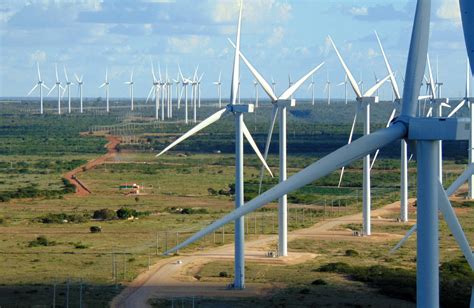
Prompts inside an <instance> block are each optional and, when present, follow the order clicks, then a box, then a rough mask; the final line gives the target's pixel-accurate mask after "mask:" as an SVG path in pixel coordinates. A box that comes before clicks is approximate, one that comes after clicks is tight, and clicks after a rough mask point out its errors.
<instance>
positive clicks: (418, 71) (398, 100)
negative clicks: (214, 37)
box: [157, 0, 474, 307]
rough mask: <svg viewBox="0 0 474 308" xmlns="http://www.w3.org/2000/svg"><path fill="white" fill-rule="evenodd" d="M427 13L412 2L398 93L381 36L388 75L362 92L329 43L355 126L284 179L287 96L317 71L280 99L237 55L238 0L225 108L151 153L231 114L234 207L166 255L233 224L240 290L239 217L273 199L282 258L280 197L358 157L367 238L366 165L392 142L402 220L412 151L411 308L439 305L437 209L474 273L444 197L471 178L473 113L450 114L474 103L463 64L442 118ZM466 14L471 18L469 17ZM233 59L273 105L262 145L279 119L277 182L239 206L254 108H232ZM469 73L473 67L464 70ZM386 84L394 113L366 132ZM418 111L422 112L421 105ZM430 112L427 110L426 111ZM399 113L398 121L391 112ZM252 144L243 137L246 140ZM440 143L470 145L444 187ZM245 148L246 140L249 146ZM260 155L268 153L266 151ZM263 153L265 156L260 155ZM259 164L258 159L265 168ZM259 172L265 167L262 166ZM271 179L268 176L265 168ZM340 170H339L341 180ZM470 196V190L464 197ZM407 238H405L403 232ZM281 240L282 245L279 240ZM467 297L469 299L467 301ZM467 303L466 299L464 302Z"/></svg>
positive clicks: (427, 0) (473, 11) (426, 0)
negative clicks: (348, 92)
mask: <svg viewBox="0 0 474 308" xmlns="http://www.w3.org/2000/svg"><path fill="white" fill-rule="evenodd" d="M460 4H461V10H462V12H463V16H465V15H466V14H467V17H466V18H465V20H470V21H471V24H472V18H474V3H473V2H472V1H467V0H464V1H463V0H461V1H460ZM430 16H431V0H418V1H417V6H416V13H415V17H414V23H413V30H412V36H411V43H410V48H409V54H408V60H407V69H406V74H405V77H406V79H405V80H404V89H403V95H401V92H400V90H399V88H398V85H397V83H396V80H395V76H394V73H393V70H392V68H391V66H390V63H389V61H388V59H387V57H386V55H385V52H384V50H383V47H382V44H381V42H380V39H379V38H378V36H377V40H378V43H379V45H380V49H381V51H382V54H383V58H384V62H385V65H386V69H387V72H388V75H387V77H385V78H384V79H382V80H380V81H378V80H377V82H376V84H375V85H374V86H372V87H371V88H370V89H369V90H367V91H365V92H363V91H361V88H360V86H359V84H358V83H357V82H356V80H355V79H354V77H353V74H352V73H351V71H350V70H349V68H348V66H347V65H346V63H345V61H344V59H343V57H342V56H341V54H340V52H339V50H338V49H337V47H336V44H335V43H334V41H333V40H332V38H330V41H331V44H332V46H333V48H334V50H335V52H336V54H337V56H338V58H339V61H340V63H341V65H342V67H343V69H344V71H345V73H346V76H347V80H348V81H349V83H350V85H351V87H352V89H353V91H354V93H355V95H356V98H357V99H356V104H357V111H356V114H355V116H354V121H353V125H352V129H351V133H350V137H349V142H348V144H347V145H346V146H343V147H342V148H340V149H338V150H336V151H334V152H333V153H331V154H329V155H327V156H325V157H323V158H321V159H319V160H318V161H316V162H315V163H313V164H311V165H310V166H308V167H306V168H304V169H303V170H301V171H300V172H298V173H296V174H295V175H293V176H292V177H290V178H288V179H287V178H286V130H285V128H286V122H285V121H286V109H287V108H291V107H293V106H294V105H295V100H294V99H292V98H291V96H292V95H293V93H294V91H296V89H297V88H298V87H299V86H300V85H301V84H302V83H303V82H304V81H305V79H307V78H309V76H311V75H312V74H313V73H314V72H316V71H317V70H318V69H319V68H320V67H321V66H322V65H323V63H321V64H320V65H318V66H316V67H315V68H314V69H312V70H311V71H310V72H309V73H308V74H307V75H305V76H303V78H301V79H300V80H299V81H298V82H296V83H295V84H292V85H291V86H290V87H289V88H288V89H287V90H286V91H285V92H284V93H283V94H282V95H281V96H279V97H277V96H276V95H275V93H274V92H275V91H274V89H272V87H271V86H270V84H269V83H268V82H267V81H266V80H265V79H264V78H263V77H262V76H261V75H260V74H259V73H258V71H257V70H256V69H255V68H254V67H253V66H252V65H251V64H250V62H249V61H248V60H247V59H246V57H245V56H244V55H243V53H242V51H241V50H240V31H241V19H242V2H241V6H240V13H239V20H238V27H237V39H236V44H235V45H234V48H235V55H234V61H233V73H232V85H231V93H230V101H229V104H228V105H227V106H226V107H225V108H223V109H221V110H219V111H218V112H216V113H215V114H213V115H211V116H210V117H209V118H207V119H206V120H204V121H202V122H201V123H200V124H198V125H197V126H195V127H194V128H192V129H191V130H190V131H188V132H187V133H185V134H184V135H183V136H181V137H180V138H178V139H177V140H176V141H174V142H173V143H171V145H169V146H168V147H166V148H165V149H164V150H163V151H162V152H160V153H159V154H158V155H157V156H160V155H163V154H164V153H165V152H166V151H168V150H170V149H171V148H173V147H174V146H176V145H177V144H179V143H180V142H182V141H184V140H185V139H187V138H189V137H190V136H192V135H193V134H195V133H197V132H198V131H200V130H202V129H204V128H205V127H207V126H209V125H211V124H212V123H214V122H216V121H218V120H220V119H221V118H222V117H224V116H225V115H233V116H234V119H235V132H236V133H235V144H236V148H235V149H236V176H235V181H236V183H235V188H236V189H235V207H236V209H235V210H234V211H233V212H231V213H230V214H228V215H226V216H225V217H223V218H221V219H218V220H217V221H215V222H213V223H212V224H210V225H209V226H208V227H206V228H204V229H202V230H201V231H199V232H197V233H196V234H194V235H193V236H191V237H190V238H189V239H187V240H185V241H184V242H182V243H180V244H179V245H177V246H176V247H174V248H172V249H170V250H168V251H167V252H165V254H170V253H173V252H175V251H177V250H179V249H181V248H183V247H185V246H187V245H189V244H190V243H192V242H195V241H197V240H199V239H200V238H202V237H204V236H206V235H208V234H210V233H212V232H214V231H216V230H217V229H218V228H221V227H222V226H224V225H225V224H227V223H231V222H234V224H235V278H234V283H233V287H234V288H235V289H242V288H244V287H245V270H244V269H245V263H244V233H243V219H244V216H245V215H246V214H249V213H251V212H253V211H255V210H257V209H259V208H261V207H263V206H264V205H266V204H268V203H269V202H271V201H273V200H276V199H278V200H279V246H280V247H279V251H280V253H281V255H285V252H284V249H282V247H281V245H282V244H283V245H284V244H285V241H286V230H285V227H284V225H285V223H286V222H285V219H286V208H285V202H286V200H285V196H286V195H287V194H288V193H289V192H292V191H295V190H297V189H298V188H300V187H302V186H304V185H307V184H309V183H311V182H313V181H315V180H317V179H319V178H321V177H323V176H326V175H328V174H330V173H331V172H333V171H335V170H337V169H340V168H341V167H342V168H343V167H345V166H347V165H348V164H350V163H352V162H354V161H356V160H358V159H361V158H362V159H363V162H364V174H363V188H364V197H363V199H364V201H363V203H364V209H363V221H364V230H363V231H364V233H365V234H366V235H369V234H370V215H369V213H370V168H371V166H373V163H374V161H375V157H374V160H372V162H371V154H372V153H375V156H377V154H378V152H379V150H380V149H382V148H383V147H385V146H388V145H390V144H391V143H393V142H395V141H399V142H401V144H402V147H401V149H402V153H401V164H402V167H401V180H400V186H401V190H402V192H401V198H402V202H401V207H402V210H401V214H402V218H406V203H405V204H404V200H403V199H406V198H407V190H406V189H407V186H406V184H407V178H406V176H407V170H406V164H407V162H408V155H407V144H410V145H412V148H411V151H412V152H416V157H415V158H416V161H417V169H418V172H417V177H418V181H417V224H416V226H417V227H416V228H417V231H418V237H417V306H418V307H439V268H438V267H439V244H438V232H439V229H438V211H440V212H441V213H442V214H443V216H444V219H445V220H446V222H447V224H448V227H449V229H450V231H451V232H452V234H453V237H454V239H455V240H456V241H457V243H458V244H459V246H460V248H461V251H462V253H463V255H464V256H465V258H466V259H467V261H468V264H469V265H470V266H471V269H473V270H474V256H473V253H472V249H471V246H470V244H469V242H468V240H467V238H466V236H465V234H464V232H463V230H462V227H461V225H460V223H459V221H458V219H457V217H456V214H455V212H454V210H453V208H452V206H451V204H450V201H449V199H448V196H449V195H450V194H452V193H454V191H456V190H457V189H458V188H459V187H460V186H461V185H462V183H463V182H465V181H466V180H469V182H470V185H469V186H470V188H472V182H473V181H472V180H473V178H472V174H473V172H474V164H473V162H474V161H473V154H474V153H473V139H474V138H473V137H474V126H473V120H474V118H473V116H474V111H473V110H474V108H470V110H471V113H470V116H471V118H470V119H464V118H457V117H454V116H453V115H454V114H455V113H456V112H457V111H458V110H460V109H461V108H462V107H463V106H468V107H470V104H471V103H472V102H473V99H472V97H470V94H469V78H470V72H469V64H468V65H467V67H468V69H467V73H466V92H465V97H464V98H463V99H462V101H461V102H460V103H459V104H458V105H457V106H456V107H455V108H453V110H452V111H451V113H450V114H449V115H448V116H447V117H442V108H443V107H447V106H449V105H448V99H446V98H442V97H441V89H440V86H441V85H440V84H438V85H437V84H436V83H437V82H436V81H434V79H433V76H432V70H431V65H430V63H429V56H428V42H429V34H430V31H429V30H430ZM468 17H470V18H471V19H468ZM465 20H463V22H464V24H463V26H464V31H465V36H466V42H467V44H468V45H474V37H473V36H474V27H470V26H466V25H467V24H468V22H466V21H465ZM468 56H469V57H470V58H471V60H472V58H474V49H473V48H472V46H470V47H469V48H468ZM240 60H242V61H243V62H244V63H245V64H246V65H247V67H248V68H249V70H250V71H251V73H252V74H253V76H254V77H255V79H256V80H257V81H258V83H259V84H260V85H261V86H262V88H263V89H264V90H265V92H266V93H267V95H268V96H269V97H270V98H271V101H272V104H273V106H274V109H273V112H272V118H271V119H270V130H269V135H268V138H267V142H266V148H267V147H268V144H269V142H270V139H271V135H272V130H273V125H274V123H275V121H276V117H277V115H279V121H280V125H279V126H280V132H279V133H280V136H279V137H280V153H279V155H280V169H279V172H280V174H279V176H280V181H279V184H277V185H276V186H274V187H273V188H271V189H269V190H268V191H265V192H263V193H261V194H260V195H259V196H257V197H256V198H254V199H253V200H250V201H249V202H247V203H245V204H244V202H243V200H244V198H243V135H245V124H244V122H243V115H244V114H245V113H249V112H252V111H253V105H252V104H243V105H242V104H237V101H236V95H237V93H238V86H239V82H238V76H239V72H240ZM427 63H428V71H429V77H426V78H427V79H428V78H429V79H428V80H427V84H428V86H429V96H428V97H421V96H420V88H421V85H422V81H423V78H424V75H425V70H426V64H427ZM471 73H472V67H471ZM387 80H390V82H391V84H392V88H393V91H394V95H395V99H394V110H393V112H392V113H391V115H390V116H389V119H388V122H387V125H386V128H384V129H381V130H379V131H377V132H375V133H371V132H370V108H371V106H372V105H373V104H375V103H377V101H378V97H377V96H376V91H377V89H378V88H380V85H381V84H382V83H383V82H385V81H387ZM425 99H428V100H429V110H428V112H427V113H425V112H424V110H423V112H421V110H422V109H421V108H420V100H422V101H423V100H425ZM423 109H424V108H423ZM430 110H431V111H430ZM397 111H398V112H399V116H398V117H395V114H396V113H397ZM359 112H360V113H363V118H364V121H363V123H364V136H362V137H361V138H359V139H357V140H355V141H353V140H352V136H353V132H354V126H355V123H356V121H357V114H358V113H359ZM248 139H249V140H251V139H250V138H248ZM442 140H469V151H468V154H469V166H468V168H467V169H466V171H465V172H464V173H463V174H462V175H461V176H460V177H459V178H458V179H457V180H456V181H455V182H454V183H453V184H452V185H451V186H450V187H449V188H448V189H447V190H445V188H444V187H443V185H442V181H441V180H442V179H441V178H440V174H441V168H442V153H441V146H440V145H441V141H442ZM251 143H252V142H251ZM256 152H257V153H258V155H259V157H261V154H260V152H259V151H258V148H257V149H256ZM266 152H267V151H266ZM265 157H266V153H265V154H264V158H265ZM264 161H265V160H263V163H264ZM264 166H265V168H266V169H268V165H266V163H264ZM269 173H270V174H271V172H270V171H269ZM342 174H343V172H341V178H342ZM470 196H471V197H472V190H471V192H470ZM408 235H409V234H408ZM283 238H285V240H283ZM471 300H472V299H471ZM472 303H474V302H473V301H471V304H472Z"/></svg>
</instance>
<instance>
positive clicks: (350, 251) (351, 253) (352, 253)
mask: <svg viewBox="0 0 474 308" xmlns="http://www.w3.org/2000/svg"><path fill="white" fill-rule="evenodd" d="M345 255H346V257H357V256H358V255H359V253H358V252H357V251H356V250H354V249H347V250H346V253H345Z"/></svg>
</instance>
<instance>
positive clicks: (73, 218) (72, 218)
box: [36, 213, 89, 224]
mask: <svg viewBox="0 0 474 308" xmlns="http://www.w3.org/2000/svg"><path fill="white" fill-rule="evenodd" d="M36 220H38V221H40V222H42V223H44V224H62V223H65V222H72V223H83V222H87V221H88V220H89V215H87V214H82V215H81V214H70V215H68V214H65V213H48V214H46V215H44V216H41V217H39V218H37V219H36Z"/></svg>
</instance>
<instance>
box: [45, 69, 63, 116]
mask: <svg viewBox="0 0 474 308" xmlns="http://www.w3.org/2000/svg"><path fill="white" fill-rule="evenodd" d="M54 68H55V72H56V83H55V84H54V86H53V87H52V88H51V90H49V92H48V95H49V94H51V92H53V90H54V89H56V88H57V89H58V114H61V90H62V89H63V86H61V81H59V74H58V65H57V64H55V66H54Z"/></svg>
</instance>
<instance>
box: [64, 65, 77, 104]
mask: <svg viewBox="0 0 474 308" xmlns="http://www.w3.org/2000/svg"><path fill="white" fill-rule="evenodd" d="M64 77H65V78H66V86H65V87H64V91H63V95H62V96H64V93H66V90H67V102H68V113H71V85H73V84H74V83H73V82H72V81H69V78H68V77H67V71H66V66H64Z"/></svg>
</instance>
